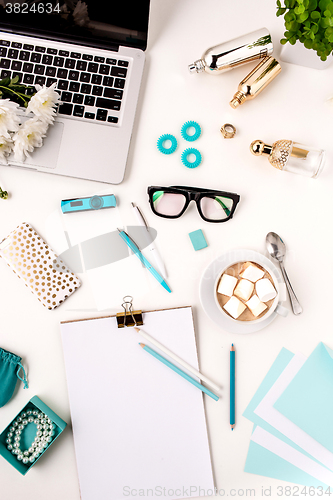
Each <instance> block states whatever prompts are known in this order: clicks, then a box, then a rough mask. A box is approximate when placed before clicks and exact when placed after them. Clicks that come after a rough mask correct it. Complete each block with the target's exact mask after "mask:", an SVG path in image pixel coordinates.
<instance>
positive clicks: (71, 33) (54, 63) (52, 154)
mask: <svg viewBox="0 0 333 500" xmlns="http://www.w3.org/2000/svg"><path fill="white" fill-rule="evenodd" d="M148 17H149V0H136V1H134V2H133V1H132V0H130V1H126V0H119V1H115V0H109V1H105V0H85V1H82V0H50V1H46V2H39V1H36V2H35V1H32V0H28V1H27V2H22V3H21V2H17V1H16V2H7V1H6V2H4V3H3V5H2V2H1V3H0V79H2V78H5V77H8V76H9V77H11V78H12V77H14V76H16V75H18V76H19V79H20V81H22V82H23V83H25V84H27V85H35V84H39V85H44V84H45V85H47V86H49V85H51V84H52V83H56V84H57V87H56V88H57V90H58V92H59V93H60V96H61V102H62V104H61V105H60V106H59V109H58V116H57V118H56V120H55V123H54V125H52V126H50V127H49V130H48V134H47V137H46V138H45V139H44V145H43V146H42V147H41V148H37V149H35V150H34V151H33V153H32V154H31V157H30V158H27V159H26V161H25V162H24V163H18V162H15V161H14V159H13V158H12V157H11V156H10V157H9V159H8V163H9V164H10V166H15V167H21V168H25V169H33V170H38V171H40V172H48V173H53V174H59V175H65V176H69V177H77V178H82V179H90V180H93V181H100V182H105V183H110V184H119V183H120V182H121V181H122V180H123V177H124V173H125V167H126V161H127V155H128V150H129V146H130V140H131V135H132V129H133V124H134V117H135V110H136V106H137V101H138V96H139V89H140V84H141V79H142V74H143V68H144V61H145V49H146V46H147V32H148ZM23 114H24V110H22V116H23Z"/></svg>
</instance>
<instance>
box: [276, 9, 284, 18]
mask: <svg viewBox="0 0 333 500" xmlns="http://www.w3.org/2000/svg"><path fill="white" fill-rule="evenodd" d="M285 12H286V9H278V10H277V11H276V15H277V17H279V16H282V15H283V14H284V13H285Z"/></svg>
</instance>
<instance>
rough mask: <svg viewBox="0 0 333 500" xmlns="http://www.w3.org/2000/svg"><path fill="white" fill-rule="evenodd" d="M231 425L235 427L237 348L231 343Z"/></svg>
mask: <svg viewBox="0 0 333 500" xmlns="http://www.w3.org/2000/svg"><path fill="white" fill-rule="evenodd" d="M230 426H231V430H232V431H233V430H234V427H235V348H234V344H231V348H230Z"/></svg>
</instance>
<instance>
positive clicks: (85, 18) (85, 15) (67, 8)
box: [0, 0, 149, 50]
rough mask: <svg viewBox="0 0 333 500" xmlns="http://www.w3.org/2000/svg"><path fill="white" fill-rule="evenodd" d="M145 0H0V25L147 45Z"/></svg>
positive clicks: (111, 44)
mask: <svg viewBox="0 0 333 500" xmlns="http://www.w3.org/2000/svg"><path fill="white" fill-rule="evenodd" d="M148 16H149V0H117V1H116V0H85V1H82V0H45V1H39V0H27V1H24V0H20V1H17V0H16V1H15V2H14V1H12V0H10V1H7V0H0V29H2V30H4V31H11V32H14V33H18V34H24V35H33V36H41V37H43V38H48V39H55V40H60V41H66V42H72V43H79V44H83V45H90V46H94V47H102V48H110V49H112V48H114V49H115V48H117V47H118V46H119V45H125V46H130V47H136V48H139V49H142V50H145V49H146V46H147V31H148Z"/></svg>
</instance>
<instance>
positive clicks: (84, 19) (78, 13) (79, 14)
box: [73, 0, 90, 26]
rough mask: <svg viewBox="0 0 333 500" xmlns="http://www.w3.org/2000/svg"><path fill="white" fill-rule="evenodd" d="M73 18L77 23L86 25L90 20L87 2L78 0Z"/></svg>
mask: <svg viewBox="0 0 333 500" xmlns="http://www.w3.org/2000/svg"><path fill="white" fill-rule="evenodd" d="M73 18H74V22H75V24H77V25H78V26H84V25H85V24H87V23H88V21H90V19H89V15H88V6H87V4H86V2H81V0H79V1H78V3H77V4H76V5H75V9H74V11H73Z"/></svg>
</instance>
